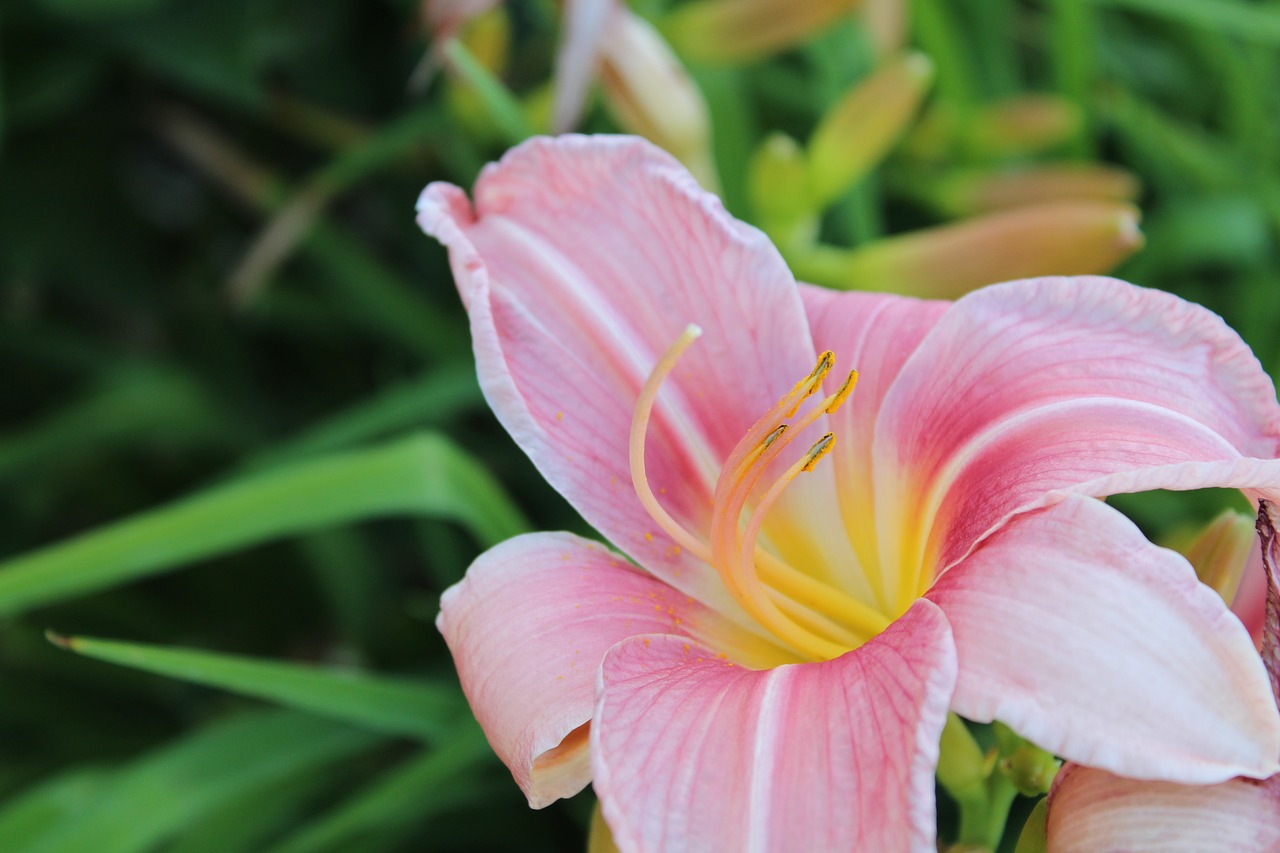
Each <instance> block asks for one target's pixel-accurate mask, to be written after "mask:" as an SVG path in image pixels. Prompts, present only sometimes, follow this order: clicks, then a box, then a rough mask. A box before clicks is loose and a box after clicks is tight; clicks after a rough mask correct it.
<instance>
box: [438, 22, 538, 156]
mask: <svg viewBox="0 0 1280 853" xmlns="http://www.w3.org/2000/svg"><path fill="white" fill-rule="evenodd" d="M444 55H445V58H446V59H448V60H449V64H450V65H451V66H452V68H453V70H454V71H456V72H457V74H458V76H459V77H461V78H462V79H463V80H465V81H466V83H467V85H468V86H470V87H471V88H472V89H474V90H475V93H476V94H477V95H478V96H479V98H480V102H481V103H482V104H484V107H485V109H486V110H487V111H488V113H489V117H490V118H491V119H493V123H494V126H495V127H497V128H498V130H500V131H501V132H502V135H503V136H505V137H506V139H507V142H508V143H509V144H511V145H515V144H516V143H518V142H522V141H524V140H525V139H528V138H529V137H530V136H533V129H532V128H531V127H529V123H528V122H527V121H525V118H524V112H523V111H522V110H521V109H520V103H519V102H518V101H516V99H515V96H514V95H512V94H511V93H510V92H509V91H507V87H506V86H504V85H502V81H500V80H499V79H498V78H497V77H494V76H493V74H491V73H489V69H487V68H485V67H484V66H483V65H481V64H480V62H479V61H478V60H477V59H476V58H475V57H474V56H472V55H471V54H470V53H469V52H468V51H467V49H466V47H464V46H463V44H462V42H461V41H459V40H458V39H450V40H449V42H448V44H446V45H445V46H444Z"/></svg>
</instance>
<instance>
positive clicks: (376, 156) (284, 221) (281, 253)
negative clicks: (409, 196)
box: [230, 104, 447, 305]
mask: <svg viewBox="0 0 1280 853" xmlns="http://www.w3.org/2000/svg"><path fill="white" fill-rule="evenodd" d="M446 126H447V125H446V122H445V119H444V117H443V116H442V115H441V113H440V110H439V108H438V107H437V106H436V105H435V104H431V105H429V106H426V107H419V108H417V109H414V110H410V111H409V112H407V113H406V114H404V115H403V116H401V117H399V118H397V119H395V120H393V121H391V122H389V123H388V124H386V125H384V126H383V127H381V128H379V129H378V130H377V131H376V132H375V133H373V134H370V135H369V136H368V138H367V139H366V140H365V141H364V142H363V143H362V144H361V145H358V146H356V147H354V148H352V149H351V150H350V151H347V152H344V153H342V154H340V155H338V156H337V157H335V158H334V159H333V160H331V161H329V163H327V164H326V165H324V166H322V167H321V168H320V169H319V170H317V171H316V172H315V173H314V174H313V175H311V176H310V177H308V178H307V179H305V180H304V181H302V182H301V183H300V184H299V185H298V187H297V188H296V189H295V190H293V191H292V192H291V194H290V197H289V199H288V200H287V201H284V202H282V203H280V204H279V207H278V209H277V210H276V211H275V213H273V214H272V216H271V218H270V219H269V220H268V221H267V223H266V225H265V226H264V227H263V229H262V231H261V232H260V233H259V235H258V237H257V239H256V240H255V241H254V243H253V245H252V246H251V247H250V248H249V250H248V251H247V252H246V253H245V255H244V257H243V258H242V259H241V262H240V264H239V265H238V267H237V269H236V271H235V272H234V273H232V275H231V279H230V289H231V294H232V296H233V299H234V301H235V302H236V304H238V305H248V304H251V303H252V302H254V301H255V299H256V298H257V296H258V295H259V294H260V292H261V289H262V288H263V286H265V284H266V282H267V281H268V280H269V279H270V278H271V276H272V275H274V273H275V271H276V270H277V269H278V268H279V267H280V265H281V264H282V263H284V262H285V260H287V259H288V258H289V256H290V255H292V254H293V252H294V250H295V249H296V248H297V246H298V244H299V243H300V242H301V241H302V240H303V239H304V238H305V237H306V235H307V233H308V232H309V231H310V230H311V228H312V227H314V225H315V223H316V220H317V219H318V218H319V217H320V216H321V215H322V214H323V213H324V211H325V209H326V208H327V207H328V205H329V203H330V202H331V201H332V200H333V199H334V198H335V197H336V196H338V195H340V194H341V193H342V192H344V191H345V190H346V189H347V188H348V187H350V186H351V185H352V184H354V183H355V182H356V181H359V180H360V179H362V178H364V177H367V176H368V175H370V174H372V173H374V172H376V171H378V170H379V169H383V168H386V167H387V166H388V165H391V164H393V163H394V162H395V161H397V160H399V159H401V158H403V157H405V156H406V155H407V154H410V153H411V152H413V151H414V149H415V148H417V147H418V146H419V145H420V144H421V143H422V142H423V140H424V139H425V138H426V137H427V136H428V135H429V134H431V133H433V132H438V131H440V130H442V129H444V128H445V127H446Z"/></svg>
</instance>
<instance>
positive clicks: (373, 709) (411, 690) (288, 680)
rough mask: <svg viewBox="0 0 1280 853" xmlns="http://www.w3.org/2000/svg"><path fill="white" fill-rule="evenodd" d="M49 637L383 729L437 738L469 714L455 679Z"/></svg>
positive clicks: (100, 655) (96, 654)
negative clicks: (451, 681)
mask: <svg viewBox="0 0 1280 853" xmlns="http://www.w3.org/2000/svg"><path fill="white" fill-rule="evenodd" d="M49 639H50V640H51V641H52V642H54V643H56V644H57V645H59V646H62V647H63V648H67V649H70V650H71V651H73V652H76V653H77V654H81V655H84V656H86V657H91V658H96V659H98V660H103V661H109V662H111V663H117V664H120V665H121V666H128V667H132V668H134V669H141V670H144V671H146V672H154V673H157V674H159V675H167V676H169V677H171V678H178V679H181V680H183V681H190V682H192V683H194V684H203V685H206V686H208V687H219V688H222V689H224V690H230V691H233V692H235V693H239V694H242V695H244V696H252V697H254V698H257V699H265V700H267V701H268V702H275V703H276V704H279V705H284V706H286V707H288V708H293V709H295V710H298V711H308V712H310V713H313V714H318V715H321V716H325V717H331V718H333V719H336V720H342V721H344V722H348V723H352V724H354V725H357V726H361V727H363V728H367V729H372V730H373V731H378V732H383V733H384V734H392V735H407V736H409V737H414V738H419V739H421V740H426V741H435V740H438V739H439V738H440V737H441V736H442V735H443V734H444V733H445V732H446V731H447V730H449V729H450V728H451V727H453V726H455V725H456V724H457V721H458V720H459V719H460V718H463V719H465V718H466V717H467V712H466V704H465V702H464V701H463V699H462V696H461V695H460V694H459V692H458V689H457V687H456V686H455V685H453V684H446V683H442V682H428V681H425V680H422V681H409V680H404V679H396V678H387V677H374V676H370V675H367V674H365V673H362V672H359V671H353V670H342V669H334V668H322V667H313V666H303V665H300V664H293V663H282V662H278V661H268V660H260V659H257V658H250V657H241V656H238V655H225V654H215V653H213V652H204V651H197V650H194V649H181V648H173V647H168V646H153V645H144V644H141V643H125V642H119V641H116V640H103V639H98V638H95V637H60V636H57V635H55V634H52V633H51V634H50V635H49Z"/></svg>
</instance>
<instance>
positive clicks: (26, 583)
mask: <svg viewBox="0 0 1280 853" xmlns="http://www.w3.org/2000/svg"><path fill="white" fill-rule="evenodd" d="M393 515H417V516H430V517H439V518H447V519H451V520H453V521H457V522H459V523H460V524H462V525H463V526H464V527H466V528H467V529H468V530H469V531H470V532H471V533H472V534H473V535H474V536H475V537H476V538H477V539H478V540H479V541H480V542H481V543H483V544H485V545H490V544H493V543H495V542H498V541H500V540H502V539H505V538H507V537H509V536H512V535H514V534H516V533H518V532H520V531H521V530H524V529H525V523H524V521H523V519H522V518H521V516H520V513H519V511H518V510H517V509H516V508H515V506H514V505H513V504H512V503H511V501H510V499H509V498H507V496H506V495H505V493H504V492H503V491H502V489H501V487H500V486H499V485H498V484H497V483H496V482H495V481H494V480H493V478H492V477H491V476H490V475H489V474H488V472H487V471H485V469H484V468H483V467H481V466H480V465H479V464H478V463H477V462H475V461H474V460H473V459H472V458H471V457H470V456H468V455H467V454H466V453H464V452H463V451H462V450H460V449H458V448H457V447H456V446H454V445H453V444H451V443H450V442H449V441H447V440H445V439H444V438H442V437H440V436H436V435H428V434H421V435H415V436H412V437H410V438H406V439H402V440H400V441H395V442H391V443H388V444H385V445H382V446H379V447H374V448H371V449H367V450H359V451H355V452H351V453H345V454H339V455H333V456H329V457H325V458H322V459H317V460H314V461H307V462H302V463H298V464H296V465H292V466H288V467H284V468H279V469H274V470H271V471H268V472H266V473H264V474H259V475H256V476H253V477H248V478H245V479H242V480H238V481H235V482H232V483H230V484H227V485H224V486H219V487H216V488H213V489H210V490H209V491H206V492H202V493H200V494H197V495H194V496H192V497H189V498H186V499H184V500H180V501H177V502H176V503H172V504H169V505H167V506H163V507H160V508H158V509H154V510H151V511H149V512H145V513H142V514H141V515H137V516H134V517H133V518H129V519H125V520H124V521H120V522H116V523H115V524H111V525H108V526H107V527H105V528H102V529H99V530H96V531H92V532H89V533H86V534H83V535H81V536H78V537H76V538H74V539H70V540H67V541H65V542H60V543H58V544H55V545H51V546H49V547H47V548H44V549H41V550H39V551H35V552H33V553H30V554H25V555H22V556H19V557H15V558H12V559H10V560H7V561H5V562H4V563H0V615H7V616H12V615H15V614H18V613H22V612H25V611H27V610H31V609H32V608H35V607H39V606H42V605H46V604H51V603H53V602H56V601H63V600H65V599H68V598H74V597H76V596H81V595H86V594H88V593H91V592H96V591H98V590H101V589H106V588H108V587H112V586H117V585H119V584H122V583H127V582H129V581H132V580H136V579H138V578H142V577H146V576H148V575H153V574H157V573H159V572H164V571H169V570H171V569H175V568H177V567H179V566H182V565H185V564H188V563H191V562H194V561H196V560H200V559H205V558H208V557H213V556H216V555H218V554H223V553H226V552H229V551H233V550H236V549H239V548H245V547H248V546H250V545H255V544H258V543H260V542H265V541H268V540H271V539H276V538H279V537H282V536H292V535H296V534H299V533H304V532H307V531H311V530H316V529H320V528H323V527H327V526H329V525H334V524H344V523H351V522H354V521H362V520H365V519H369V518H378V517H385V516H393Z"/></svg>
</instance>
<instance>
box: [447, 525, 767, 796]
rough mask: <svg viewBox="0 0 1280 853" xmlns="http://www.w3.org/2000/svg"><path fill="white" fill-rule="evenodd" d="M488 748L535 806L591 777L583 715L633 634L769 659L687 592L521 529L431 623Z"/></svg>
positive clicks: (482, 560)
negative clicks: (604, 665) (608, 660)
mask: <svg viewBox="0 0 1280 853" xmlns="http://www.w3.org/2000/svg"><path fill="white" fill-rule="evenodd" d="M436 625H437V627H439V629H440V632H441V633H442V634H444V638H445V641H446V642H447V643H448V644H449V650H450V651H451V652H452V653H453V658H454V662H455V663H456V664H457V667H458V677H459V678H460V679H461V681H462V689H463V692H464V693H466V695H467V699H468V701H469V702H470V703H471V708H472V710H473V711H474V712H475V715H476V718H477V719H478V720H479V721H480V725H481V726H482V727H483V728H484V731H485V734H486V735H487V736H488V738H489V743H490V744H491V745H492V746H493V750H494V752H496V753H497V754H498V757H499V758H501V759H502V760H503V762H505V763H506V765H507V767H509V768H510V769H511V773H512V775H513V776H514V777H515V780H516V783H517V784H519V785H520V787H521V789H522V790H523V791H524V792H525V796H527V797H528V798H529V804H530V805H531V806H533V807H534V808H541V807H543V806H545V805H547V804H549V803H551V802H553V801H554V800H557V799H559V798H560V797H567V796H571V795H573V794H575V793H577V792H578V791H580V790H581V789H582V788H583V787H584V786H585V785H586V784H587V782H588V780H589V779H590V768H589V766H588V762H587V737H586V734H587V732H586V728H585V727H586V724H587V722H588V721H589V720H590V719H591V711H592V706H593V703H594V696H595V682H596V670H597V669H598V668H599V666H600V661H601V660H602V659H603V658H604V653H605V651H606V650H607V649H608V648H609V647H610V646H612V645H613V644H614V643H616V642H618V641H619V640H621V639H624V638H626V637H630V636H634V635H636V634H644V633H651V632H654V631H661V632H670V633H679V634H687V635H688V636H690V637H695V638H697V639H698V640H699V641H700V642H703V643H709V644H712V645H713V646H714V647H716V648H718V649H721V650H723V651H726V652H728V653H729V654H731V655H733V656H734V658H735V659H745V660H749V661H752V662H760V661H764V662H775V663H776V662H777V661H778V660H780V659H781V658H779V657H777V656H776V654H771V653H770V649H769V647H768V646H767V645H765V644H764V643H762V642H761V641H758V640H754V639H753V638H751V637H749V636H743V635H742V634H741V632H738V631H736V630H734V629H732V628H730V627H729V626H727V625H725V624H724V622H723V620H720V619H718V618H717V617H715V616H714V615H713V614H709V613H707V612H706V611H705V610H704V609H703V608H701V607H699V606H698V605H696V604H694V603H692V602H691V601H690V600H689V599H688V598H686V597H685V596H683V595H680V594H679V593H677V592H675V591H674V590H672V589H671V588H670V587H667V586H666V585H664V584H662V583H661V582H659V581H657V580H655V579H653V578H651V577H649V576H647V575H645V574H643V573H641V572H639V571H636V570H635V569H633V568H632V567H631V566H630V565H629V564H627V563H626V562H624V561H623V560H622V558H620V557H618V556H617V555H615V554H613V553H611V552H610V551H608V550H607V549H605V548H604V547H602V546H600V545H598V544H596V543H593V542H589V541H587V540H585V539H581V538H579V537H577V536H573V535H571V534H568V533H535V534H530V535H526V536H518V537H516V538H515V539H511V540H509V541H507V542H504V543H503V544H501V545H498V546H497V547H495V548H492V549H490V550H489V551H486V552H485V553H484V554H482V555H481V556H480V557H479V558H478V559H477V560H476V562H475V563H474V564H473V565H472V566H471V568H470V569H469V570H468V571H467V575H466V577H465V578H463V580H462V581H461V582H460V583H458V584H456V585H454V586H453V587H450V588H449V590H448V591H446V592H445V594H444V597H443V598H442V600H441V602H440V616H439V618H438V619H437V620H436Z"/></svg>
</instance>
